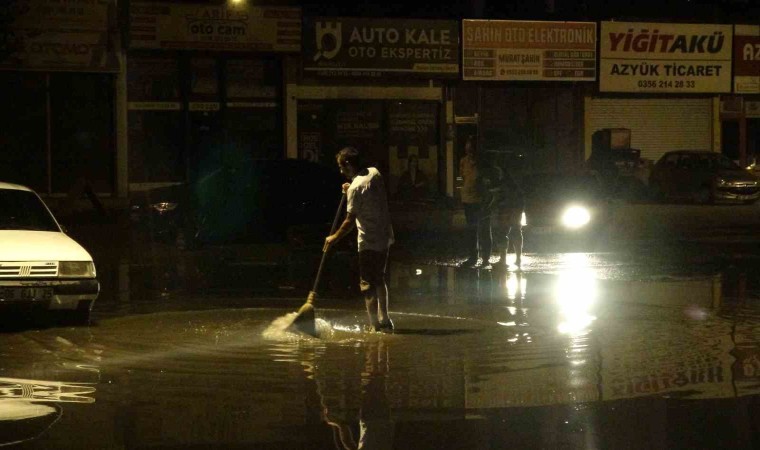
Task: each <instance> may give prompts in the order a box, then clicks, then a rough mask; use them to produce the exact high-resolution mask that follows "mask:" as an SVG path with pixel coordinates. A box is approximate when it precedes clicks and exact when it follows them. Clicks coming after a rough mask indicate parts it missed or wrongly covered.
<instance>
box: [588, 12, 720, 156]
mask: <svg viewBox="0 0 760 450" xmlns="http://www.w3.org/2000/svg"><path fill="white" fill-rule="evenodd" d="M732 36H733V30H732V27H731V26H730V25H713V24H666V23H628V22H602V23H601V38H600V51H601V55H600V58H601V60H600V74H599V93H597V94H594V95H590V96H588V97H587V98H586V107H585V127H584V128H585V143H586V156H587V157H588V156H589V155H590V154H591V147H592V141H593V139H592V136H593V133H594V132H595V131H597V130H600V129H604V128H627V129H630V130H631V139H630V140H631V147H633V148H636V149H639V150H640V151H641V157H642V158H644V159H646V160H650V161H656V160H658V159H659V158H660V156H662V155H663V154H664V153H665V152H667V151H670V150H710V151H720V136H721V133H720V131H721V130H720V119H719V114H720V112H719V110H720V108H719V101H718V97H717V96H716V94H720V93H728V92H731V48H732V47H731V42H732Z"/></svg>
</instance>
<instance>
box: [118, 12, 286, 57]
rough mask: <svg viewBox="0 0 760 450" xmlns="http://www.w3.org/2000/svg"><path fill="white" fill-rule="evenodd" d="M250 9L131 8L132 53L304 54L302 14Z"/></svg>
mask: <svg viewBox="0 0 760 450" xmlns="http://www.w3.org/2000/svg"><path fill="white" fill-rule="evenodd" d="M249 3H251V4H252V3H254V2H248V3H245V2H243V3H235V2H221V3H220V4H213V5H206V4H180V5H178V4H171V3H160V2H159V3H156V2H145V1H133V2H132V3H130V5H129V17H130V24H129V37H130V47H132V48H147V49H161V50H215V51H274V52H297V51H300V50H301V10H300V9H299V8H287V7H282V8H280V7H269V6H253V5H249Z"/></svg>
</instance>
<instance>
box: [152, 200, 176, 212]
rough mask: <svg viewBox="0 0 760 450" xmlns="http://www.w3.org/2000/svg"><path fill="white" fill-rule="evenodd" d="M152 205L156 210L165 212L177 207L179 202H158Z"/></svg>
mask: <svg viewBox="0 0 760 450" xmlns="http://www.w3.org/2000/svg"><path fill="white" fill-rule="evenodd" d="M150 207H151V209H153V210H154V211H158V212H160V213H165V212H169V211H174V210H175V209H177V204H176V203H173V202H158V203H151V204H150Z"/></svg>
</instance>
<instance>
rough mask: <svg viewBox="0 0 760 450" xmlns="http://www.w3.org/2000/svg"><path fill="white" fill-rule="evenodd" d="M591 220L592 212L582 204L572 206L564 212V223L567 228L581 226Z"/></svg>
mask: <svg viewBox="0 0 760 450" xmlns="http://www.w3.org/2000/svg"><path fill="white" fill-rule="evenodd" d="M590 221H591V213H589V211H588V209H586V208H584V207H582V206H571V207H569V208H567V209H566V210H565V212H564V213H562V225H564V226H566V227H567V228H573V229H577V228H581V227H583V226H586V225H587V224H588V223H589V222H590Z"/></svg>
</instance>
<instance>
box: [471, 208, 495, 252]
mask: <svg viewBox="0 0 760 450" xmlns="http://www.w3.org/2000/svg"><path fill="white" fill-rule="evenodd" d="M464 218H465V220H466V222H467V227H466V233H467V236H466V239H467V257H468V258H470V259H477V258H478V256H480V257H481V258H483V264H488V259H489V258H490V257H491V249H492V247H493V236H492V235H491V215H490V214H486V213H484V212H483V208H482V205H481V204H480V203H465V204H464Z"/></svg>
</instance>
